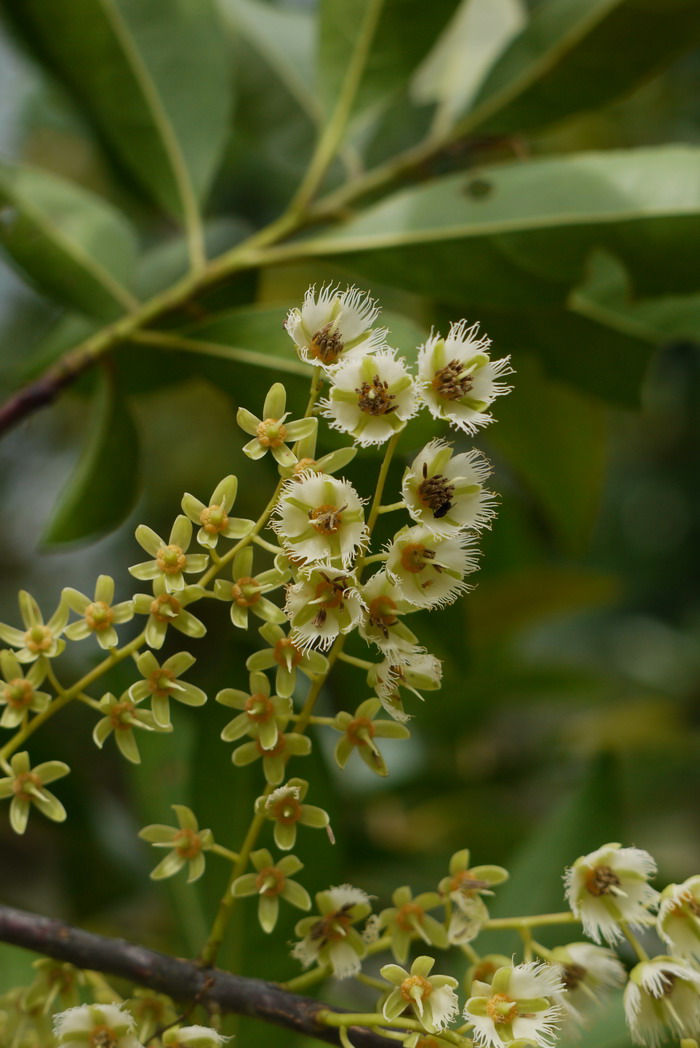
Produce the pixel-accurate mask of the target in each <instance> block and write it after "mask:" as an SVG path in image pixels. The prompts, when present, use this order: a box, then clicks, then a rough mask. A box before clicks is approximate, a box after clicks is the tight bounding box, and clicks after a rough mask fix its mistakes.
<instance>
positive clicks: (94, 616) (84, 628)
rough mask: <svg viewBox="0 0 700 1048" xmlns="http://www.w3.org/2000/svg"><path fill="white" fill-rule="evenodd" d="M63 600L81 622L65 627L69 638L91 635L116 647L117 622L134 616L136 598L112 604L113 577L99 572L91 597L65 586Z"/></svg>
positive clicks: (104, 643) (101, 643)
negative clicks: (93, 594) (78, 616)
mask: <svg viewBox="0 0 700 1048" xmlns="http://www.w3.org/2000/svg"><path fill="white" fill-rule="evenodd" d="M61 599H62V600H63V602H64V603H65V604H67V605H68V607H69V608H70V609H71V611H74V612H75V613H76V614H77V615H80V616H81V618H80V620H79V621H78V622H73V623H71V625H70V626H66V629H65V633H66V637H68V638H69V639H70V640H84V639H85V637H89V636H90V634H92V636H93V637H94V638H95V640H96V641H97V643H98V644H99V645H100V647H101V648H104V649H105V650H108V649H109V648H116V646H117V644H118V643H119V637H118V636H117V631H116V630H115V628H114V624H115V623H117V624H119V623H121V622H128V621H129V619H132V618H133V617H134V602H133V600H123V601H121V603H119V604H112V601H113V600H114V579H113V578H111V577H110V576H109V575H99V576H98V578H97V582H96V584H95V596H94V597H93V598H92V600H91V599H90V597H86V596H85V594H84V593H80V592H79V591H78V590H77V589H73V588H72V587H71V586H66V587H65V588H64V590H63V591H62V593H61Z"/></svg>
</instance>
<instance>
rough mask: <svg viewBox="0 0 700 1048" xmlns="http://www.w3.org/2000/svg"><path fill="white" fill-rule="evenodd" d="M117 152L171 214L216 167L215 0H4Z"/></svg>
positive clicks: (222, 137)
mask: <svg viewBox="0 0 700 1048" xmlns="http://www.w3.org/2000/svg"><path fill="white" fill-rule="evenodd" d="M3 3H4V6H5V8H6V10H7V12H8V14H9V15H10V16H11V18H12V19H13V20H14V21H15V23H16V24H17V25H18V27H19V29H20V30H21V32H22V34H23V35H24V37H25V38H26V39H27V40H28V41H29V43H30V46H32V48H33V49H34V50H35V51H36V52H37V53H38V55H39V56H40V57H41V58H42V59H43V60H44V61H45V62H46V63H47V64H48V66H49V68H50V69H51V70H52V71H53V72H54V73H55V74H56V75H57V76H58V77H59V79H60V80H61V81H62V82H63V83H64V84H65V85H66V86H67V87H68V88H69V89H70V91H71V92H72V93H73V94H74V95H75V96H76V98H77V100H78V103H79V104H80V106H81V107H82V109H83V110H84V111H85V112H86V113H88V114H89V116H90V117H91V119H92V121H93V122H94V124H95V126H96V128H97V130H98V132H99V134H100V136H101V137H102V138H103V139H104V141H105V142H106V143H107V144H108V145H109V146H110V148H111V149H112V150H113V151H114V153H115V155H116V156H117V158H118V160H119V161H120V163H121V164H123V165H124V166H125V167H126V168H127V169H128V170H129V171H130V172H131V174H132V175H134V176H135V177H136V178H137V179H138V181H139V182H140V183H141V184H142V185H143V186H144V187H145V188H146V189H147V190H148V192H149V193H150V194H151V196H152V197H153V198H154V199H155V200H156V201H157V202H158V203H159V204H160V205H161V206H162V207H164V208H165V209H166V210H167V211H168V212H170V213H171V214H174V215H178V216H183V215H187V214H188V213H191V211H192V207H193V200H194V199H195V198H197V199H202V198H203V197H204V195H205V194H206V191H207V189H208V187H209V185H210V183H211V180H212V177H213V175H214V174H215V172H216V167H217V164H218V162H219V159H220V156H221V152H222V150H223V147H224V145H225V141H226V137H227V133H228V120H229V112H230V102H231V89H230V84H229V70H228V53H227V48H226V40H225V34H223V33H222V32H221V27H220V24H219V22H218V19H217V15H216V11H215V8H214V6H213V3H212V2H211V0H196V2H194V3H193V2H191V0H148V2H146V3H145V2H143V0H71V2H70V3H68V4H66V3H65V2H64V0H3Z"/></svg>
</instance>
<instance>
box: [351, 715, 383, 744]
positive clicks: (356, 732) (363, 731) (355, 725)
mask: <svg viewBox="0 0 700 1048" xmlns="http://www.w3.org/2000/svg"><path fill="white" fill-rule="evenodd" d="M345 734H346V735H347V737H348V739H349V740H350V742H351V743H352V744H353V746H367V745H368V744H369V740H370V739H373V738H374V736H375V734H376V730H375V727H374V724H372V721H371V720H370V719H369V717H356V718H355V720H351V721H350V723H349V724H348V726H347V728H346V729H345Z"/></svg>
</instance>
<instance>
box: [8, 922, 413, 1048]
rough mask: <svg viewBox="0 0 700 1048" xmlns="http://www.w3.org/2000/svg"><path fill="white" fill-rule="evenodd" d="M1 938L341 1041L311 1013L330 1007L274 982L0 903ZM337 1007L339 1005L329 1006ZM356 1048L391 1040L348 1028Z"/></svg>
mask: <svg viewBox="0 0 700 1048" xmlns="http://www.w3.org/2000/svg"><path fill="white" fill-rule="evenodd" d="M0 941H3V942H7V943H12V944H14V945H15V946H23V947H24V948H25V949H27V950H34V951H35V952H37V953H41V954H45V955H46V956H47V957H53V958H54V959H55V960H58V961H69V962H70V963H71V964H74V965H76V967H78V968H87V969H89V970H91V971H98V972H104V973H105V974H106V975H114V976H118V977H120V978H123V979H128V980H129V981H130V982H132V983H137V984H138V985H140V986H147V987H149V989H151V990H155V991H157V992H158V993H165V994H167V995H168V996H169V997H173V998H175V999H176V1000H178V1001H191V1000H193V999H194V998H196V999H197V1000H198V1001H199V1002H200V1003H202V1004H204V1005H205V1006H206V1004H207V1003H208V1002H209V1003H211V1004H215V1005H216V1006H217V1007H218V1008H219V1009H220V1010H221V1011H222V1012H235V1013H236V1014H238V1015H247V1016H250V1017H252V1018H254V1019H260V1020H262V1021H263V1022H268V1023H274V1024H275V1025H277V1026H283V1027H285V1028H286V1029H288V1030H294V1031H296V1032H297V1033H300V1034H306V1035H307V1036H311V1037H315V1038H317V1039H318V1040H322V1041H327V1042H328V1043H329V1044H340V1040H339V1034H338V1031H337V1030H336V1029H333V1028H331V1027H328V1026H323V1025H322V1024H321V1023H319V1022H318V1021H317V1019H316V1016H317V1014H318V1013H319V1012H321V1011H329V1010H331V1009H329V1008H328V1007H327V1006H326V1005H324V1004H323V1002H321V1001H316V1000H314V999H313V998H311V997H301V996H299V995H298V994H294V993H289V992H288V991H287V990H284V989H282V987H280V986H278V985H277V984H276V983H271V982H265V981H264V980H262V979H249V978H246V977H244V976H242V975H231V974H229V973H228V972H224V971H222V970H221V969H219V968H200V967H198V965H196V964H194V963H193V962H192V961H186V960H182V959H181V958H179V957H169V956H168V955H167V954H164V953H158V952H157V951H156V950H149V949H147V948H146V947H145V946H137V945H136V944H134V943H130V942H126V941H125V940H124V939H109V938H107V937H106V936H103V935H94V934H92V933H91V932H85V931H82V930H81V929H80V928H73V927H72V926H71V925H69V924H65V923H64V922H63V921H59V920H55V919H54V918H51V917H41V916H39V915H38V914H35V913H27V912H25V911H24V910H16V909H14V908H13V907H10V906H0ZM332 1010H333V1011H341V1010H342V1009H337V1008H336V1009H332ZM349 1033H350V1037H351V1039H352V1043H353V1044H354V1045H355V1046H356V1048H388V1046H389V1045H391V1044H393V1043H395V1042H392V1041H390V1040H388V1039H387V1038H385V1037H381V1036H380V1035H379V1034H376V1033H373V1032H372V1031H371V1030H367V1029H363V1028H361V1027H355V1026H352V1027H350V1028H349Z"/></svg>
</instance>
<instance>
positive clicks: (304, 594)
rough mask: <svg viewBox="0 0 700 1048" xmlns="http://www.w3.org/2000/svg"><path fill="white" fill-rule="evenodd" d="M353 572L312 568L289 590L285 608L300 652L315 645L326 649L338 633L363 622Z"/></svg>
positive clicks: (346, 631)
mask: <svg viewBox="0 0 700 1048" xmlns="http://www.w3.org/2000/svg"><path fill="white" fill-rule="evenodd" d="M356 587H357V584H356V582H355V579H354V578H353V576H352V575H348V574H346V573H344V572H339V571H333V570H331V569H327V570H321V569H319V570H316V571H312V572H311V573H310V574H309V575H308V576H307V577H305V578H302V579H301V580H300V581H299V582H297V583H296V585H294V586H290V587H289V588H288V589H287V603H286V605H285V611H286V613H287V616H288V618H289V621H290V624H291V627H292V633H291V639H292V642H293V643H294V644H296V645H297V647H298V648H299V649H300V650H301V651H305V650H306V649H307V648H311V647H313V646H314V645H315V646H317V647H319V648H321V650H325V649H327V648H330V646H331V644H332V643H333V641H334V640H335V638H336V637H337V636H338V634H339V633H349V632H350V631H351V630H352V629H354V628H355V626H356V625H357V624H358V622H359V621H360V617H361V615H362V611H363V607H364V606H363V603H362V598H361V597H360V594H359V593H358V591H357V588H356Z"/></svg>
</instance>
